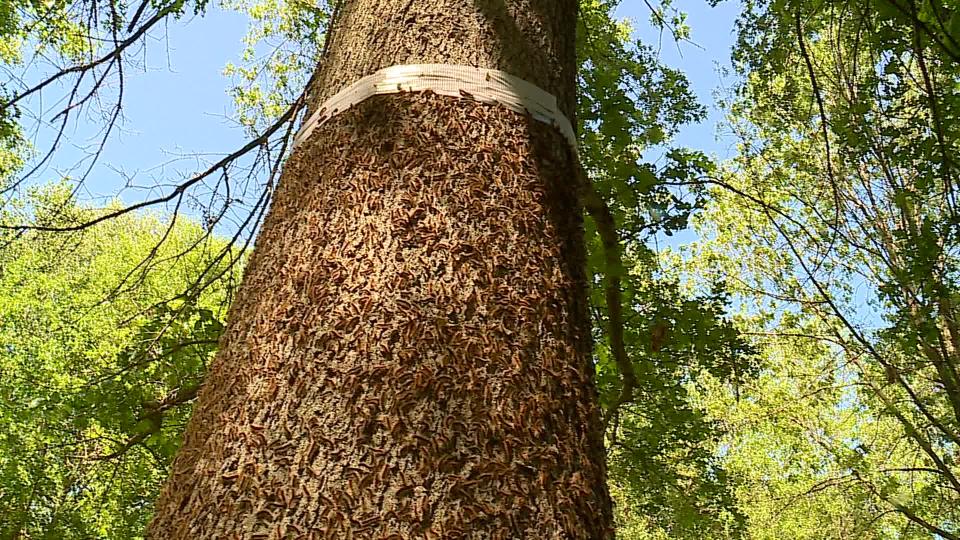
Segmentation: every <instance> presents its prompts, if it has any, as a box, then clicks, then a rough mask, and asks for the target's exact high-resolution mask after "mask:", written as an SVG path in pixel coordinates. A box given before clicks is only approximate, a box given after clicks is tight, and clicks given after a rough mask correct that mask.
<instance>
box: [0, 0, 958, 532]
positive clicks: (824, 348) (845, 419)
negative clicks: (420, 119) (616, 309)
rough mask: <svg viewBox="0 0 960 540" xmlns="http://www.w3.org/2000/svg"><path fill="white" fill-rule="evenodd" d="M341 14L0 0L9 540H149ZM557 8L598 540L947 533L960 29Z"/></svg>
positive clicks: (953, 12)
mask: <svg viewBox="0 0 960 540" xmlns="http://www.w3.org/2000/svg"><path fill="white" fill-rule="evenodd" d="M332 10H333V6H329V5H325V4H320V5H314V4H312V3H304V2H296V1H286V0H264V1H245V0H244V1H228V2H224V3H223V4H221V5H213V4H207V3H205V2H185V1H183V0H178V1H175V2H169V1H163V0H161V1H157V2H144V3H143V4H140V3H132V4H130V5H122V4H118V3H101V4H99V5H98V4H97V3H96V2H88V1H75V2H69V1H47V2H39V1H22V2H21V1H10V0H5V1H3V2H2V3H0V65H2V68H3V71H4V77H3V80H2V83H0V84H2V87H0V100H2V103H0V105H2V108H0V193H2V197H3V200H2V202H0V205H2V206H0V375H2V376H0V516H2V517H0V538H137V537H140V535H142V531H143V527H144V524H145V523H146V521H147V519H149V515H150V512H151V505H152V501H153V500H154V498H155V497H156V493H157V490H158V489H159V485H160V482H162V480H163V479H164V478H166V476H167V472H168V467H169V464H170V460H171V459H172V456H173V454H174V452H175V450H176V448H177V447H178V444H179V441H180V436H181V433H182V429H183V427H184V424H185V421H186V418H187V417H188V416H189V409H190V404H191V402H192V400H193V399H194V398H195V396H196V392H197V389H198V387H199V385H200V384H201V383H202V380H203V374H204V372H205V366H206V363H207V362H208V361H209V360H210V359H211V357H212V355H213V354H214V352H215V350H216V342H217V338H218V336H219V334H220V332H221V331H222V329H223V323H224V317H225V313H226V308H227V306H228V305H229V303H230V300H231V299H232V296H233V293H234V291H235V288H236V286H237V283H238V280H239V277H240V275H241V273H242V266H243V261H244V257H245V254H246V253H247V250H248V249H249V246H250V245H252V244H250V242H251V239H252V238H253V237H254V236H255V233H256V229H257V225H258V223H259V219H260V217H261V216H262V212H263V210H264V208H266V206H267V204H268V203H269V197H270V193H271V188H272V183H273V181H274V179H275V178H274V173H275V172H276V171H277V170H278V167H279V165H280V164H281V163H282V160H283V157H284V156H285V148H286V145H287V144H288V139H289V136H290V134H291V133H292V132H293V128H294V126H295V125H296V123H297V122H298V121H299V120H300V117H299V113H298V110H297V109H296V108H295V104H296V103H297V102H298V100H299V99H300V95H301V93H302V91H303V88H304V86H305V85H306V83H307V79H308V77H309V74H310V73H311V72H312V69H313V67H314V66H315V65H316V62H317V59H318V57H319V55H320V53H321V50H322V44H323V34H324V31H325V28H326V25H327V23H328V21H329V15H330V13H331V11H332ZM580 12H581V23H580V27H579V29H578V31H579V34H578V39H579V42H580V43H579V47H578V53H579V58H580V60H581V75H580V80H579V84H580V100H579V106H578V107H579V108H578V118H577V120H578V124H579V132H580V146H581V159H582V161H583V163H584V166H585V168H586V170H587V172H588V174H589V176H590V179H591V181H592V183H593V186H594V188H595V191H596V193H598V194H599V196H600V197H601V198H602V199H603V200H604V201H605V202H606V204H607V205H608V207H609V208H610V209H611V215H612V218H613V221H614V223H615V224H616V235H617V237H616V241H617V244H618V245H619V246H620V250H619V251H620V254H619V255H620V257H619V260H611V259H610V258H609V257H607V253H606V252H605V250H604V249H603V244H604V230H603V225H602V224H596V223H594V222H593V221H592V220H590V219H588V226H587V240H588V244H589V247H590V258H589V267H590V271H591V273H592V275H593V276H594V280H593V283H594V290H593V291H592V306H593V315H594V321H595V336H594V338H595V341H596V344H595V363H596V373H597V382H598V385H599V387H600V390H601V399H602V403H603V405H604V407H605V419H606V420H607V441H606V442H607V447H608V464H609V469H610V484H611V490H612V492H613V494H614V496H615V500H616V503H617V518H618V526H619V533H618V534H619V537H622V538H628V539H633V538H636V539H646V538H695V537H701V538H758V539H760V538H771V539H772V538H798V539H801V538H811V539H813V538H831V539H832V538H836V539H841V538H877V539H880V538H891V539H893V538H897V539H899V538H904V539H907V538H948V539H956V538H960V481H958V477H960V456H958V451H960V375H958V373H960V321H958V308H957V307H956V303H957V302H958V301H960V290H958V283H957V277H958V276H957V246H958V236H957V235H958V221H957V202H956V198H955V193H954V190H955V180H956V175H957V173H958V168H957V167H958V166H957V161H956V156H957V152H956V149H957V147H956V143H957V130H958V125H960V124H958V122H957V118H956V116H957V114H958V108H960V100H958V96H957V94H958V91H960V80H958V77H957V75H958V65H960V6H958V5H957V4H955V3H951V2H941V1H940V0H929V1H919V0H894V1H888V0H874V1H856V2H831V1H819V0H807V1H796V0H777V1H774V2H752V1H751V2H744V3H737V2H733V1H726V2H720V3H718V4H717V5H709V4H697V3H691V4H689V5H687V4H683V5H681V4H676V5H674V4H671V3H662V4H654V3H649V4H648V3H646V2H644V3H637V4H630V5H626V4H624V5H620V4H619V3H617V2H613V1H608V2H604V1H600V0H583V1H582V2H581V3H580ZM221 74H222V76H221ZM51 77H52V78H51ZM251 141H252V142H251ZM238 149H239V150H238ZM144 201H146V202H151V204H144ZM611 280H616V282H617V287H618V288H619V289H620V290H621V296H622V306H620V307H621V308H622V310H623V312H624V313H623V316H622V317H621V319H622V323H621V324H619V325H618V324H616V321H615V320H613V319H614V316H613V315H611V310H610V304H609V303H610V301H611V298H610V296H609V295H607V291H608V289H607V286H608V285H609V284H610V283H611ZM618 327H619V329H617V328H618ZM612 333H618V334H622V335H621V338H622V342H623V347H622V348H623V349H624V351H625V352H626V354H627V358H628V361H629V365H628V366H624V364H622V363H620V362H618V360H619V359H618V358H617V351H616V350H615V349H616V344H615V343H616V341H618V340H617V339H614V337H613V336H612V335H611V334H612ZM627 371H629V373H630V374H631V376H630V377H627V376H626V372H627ZM625 385H629V388H628V390H629V391H628V392H624V386H625Z"/></svg>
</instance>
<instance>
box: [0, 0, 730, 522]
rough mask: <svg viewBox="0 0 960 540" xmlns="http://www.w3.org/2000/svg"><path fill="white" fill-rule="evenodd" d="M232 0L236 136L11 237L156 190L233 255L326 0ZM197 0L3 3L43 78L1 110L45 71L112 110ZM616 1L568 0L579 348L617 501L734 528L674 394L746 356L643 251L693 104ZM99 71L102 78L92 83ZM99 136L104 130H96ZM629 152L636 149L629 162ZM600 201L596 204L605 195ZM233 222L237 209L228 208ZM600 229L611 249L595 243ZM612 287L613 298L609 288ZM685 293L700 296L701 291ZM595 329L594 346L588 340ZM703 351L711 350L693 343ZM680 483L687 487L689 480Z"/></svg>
mask: <svg viewBox="0 0 960 540" xmlns="http://www.w3.org/2000/svg"><path fill="white" fill-rule="evenodd" d="M241 6H242V8H244V9H247V10H248V11H249V13H250V15H251V17H252V18H253V20H254V21H255V26H254V28H253V29H252V31H251V35H250V36H249V39H248V44H250V45H249V47H250V48H249V49H248V50H247V51H246V52H245V54H244V58H243V62H242V63H241V64H240V65H238V66H232V67H230V68H229V72H230V73H231V74H233V75H235V76H236V79H235V80H236V86H235V88H234V90H233V92H234V95H235V96H236V99H237V103H238V106H239V112H240V115H241V116H240V118H241V119H242V121H243V122H244V125H246V126H247V127H248V129H249V132H250V135H251V142H250V143H249V144H247V145H245V146H244V147H243V148H240V149H239V150H238V151H237V152H234V153H232V154H230V155H228V156H226V157H225V158H224V159H223V160H219V161H216V162H214V163H212V164H211V166H210V167H209V168H207V169H205V170H202V171H200V172H199V173H198V174H194V175H190V176H188V177H187V178H186V179H184V180H183V181H180V182H179V183H178V184H176V185H175V186H171V187H163V186H157V187H160V188H161V189H160V190H159V191H154V193H159V196H156V197H153V198H150V199H146V200H143V201H141V202H138V203H136V204H133V205H130V206H129V207H125V208H117V207H114V208H113V209H111V212H105V213H97V214H96V218H95V219H83V218H80V217H79V216H77V215H73V214H71V213H70V212H66V211H65V212H64V216H65V217H63V219H59V218H58V219H59V221H53V222H34V221H33V220H32V218H31V217H30V213H29V212H16V213H15V215H12V214H8V216H7V218H6V220H5V223H4V225H5V226H6V227H7V229H8V230H10V231H12V232H14V233H15V234H14V236H15V237H17V236H18V235H20V236H19V238H21V239H27V238H26V237H23V236H22V235H23V234H24V232H23V231H25V230H28V229H29V227H34V228H36V227H39V228H43V229H48V230H49V231H48V232H51V233H56V234H61V233H62V232H63V229H74V228H80V229H82V228H90V227H94V225H93V224H92V223H91V222H93V221H97V222H98V223H106V221H108V220H109V219H113V218H115V217H118V216H120V215H123V214H125V213H127V212H133V211H136V210H138V209H140V208H143V207H145V206H151V205H166V208H167V209H168V210H170V211H173V212H177V211H182V210H183V209H184V208H193V209H194V210H193V211H194V213H195V214H198V215H199V217H200V218H201V219H202V222H203V225H204V228H203V230H204V233H205V234H209V233H211V232H213V231H214V230H219V231H221V232H223V233H226V234H227V236H228V238H227V239H226V240H225V241H224V242H223V243H222V244H220V249H219V251H217V252H216V254H214V257H213V260H215V261H222V262H224V263H227V264H229V263H230V262H231V261H235V260H238V259H239V253H241V252H242V250H241V249H240V248H242V247H243V246H244V245H246V244H247V243H248V242H249V239H250V238H251V237H252V233H253V231H255V230H256V229H257V224H258V223H259V220H260V217H261V216H262V211H263V209H264V208H265V207H266V205H267V204H268V202H269V201H270V198H271V196H272V186H273V179H274V176H273V174H274V173H275V171H276V170H277V167H278V165H279V163H280V162H281V160H282V158H283V156H284V152H283V150H282V149H283V148H284V145H285V144H286V142H287V141H288V137H289V135H290V134H291V133H292V129H291V126H292V124H293V123H294V122H296V121H297V119H298V118H299V115H298V114H297V112H298V111H299V110H300V109H299V105H298V103H299V97H300V95H301V93H302V89H303V87H304V84H305V82H306V80H307V79H308V78H309V75H310V73H311V71H312V68H313V66H314V65H316V61H317V56H318V55H319V53H320V47H319V46H318V45H319V44H320V43H322V41H321V39H320V36H321V34H322V30H323V28H324V25H325V24H326V22H327V21H328V18H327V15H328V13H329V12H330V11H332V10H331V6H321V7H320V8H313V7H310V6H307V5H305V4H301V3H295V2H294V3H266V4H249V5H247V4H242V5H241ZM203 7H204V6H203V5H202V4H197V5H195V4H190V3H173V4H162V5H149V4H146V3H144V4H140V5H138V6H135V7H134V6H130V7H129V8H128V9H127V8H124V7H123V6H120V5H118V4H104V3H99V4H88V3H76V4H69V3H64V4H57V5H56V10H50V11H42V10H41V11H37V10H36V9H35V8H34V7H32V5H30V6H27V5H25V6H23V7H22V8H18V9H17V11H16V17H13V18H11V20H13V21H15V22H16V24H13V25H10V26H8V27H7V28H10V29H11V32H12V33H11V35H13V34H16V35H17V36H19V37H20V40H19V42H20V43H21V44H24V43H26V44H30V45H33V44H40V45H43V46H46V47H49V49H48V51H49V52H50V53H52V54H50V55H48V56H47V58H52V60H53V64H52V66H51V68H52V71H51V74H52V75H51V76H52V77H53V79H48V78H40V79H38V80H37V81H32V82H31V81H22V80H14V79H11V80H10V81H9V83H8V84H7V86H6V91H7V93H8V95H9V96H10V97H9V99H8V101H7V104H6V106H5V107H4V108H3V109H4V112H5V113H6V114H7V115H8V116H7V117H8V118H12V117H13V111H17V110H19V111H20V112H21V113H26V115H27V120H30V119H32V118H33V117H34V116H35V115H36V111H35V110H34V109H33V107H32V106H28V105H29V103H30V98H31V96H34V97H35V96H36V95H38V91H37V87H38V86H40V85H43V90H44V91H46V92H49V91H51V90H52V89H55V88H57V85H58V84H59V83H60V82H67V83H69V84H68V85H67V86H65V87H64V88H65V89H67V90H68V92H67V93H66V94H65V95H64V97H66V98H68V99H67V101H65V102H63V103H62V104H59V105H58V106H57V107H58V108H57V109H52V110H48V111H47V117H48V118H49V117H54V118H55V119H56V120H57V121H62V122H63V125H65V126H66V125H71V124H70V122H71V121H74V120H76V119H77V118H79V116H78V115H79V114H80V113H82V112H84V111H86V112H87V113H88V114H89V113H90V112H92V113H94V114H104V115H105V118H106V119H107V120H110V119H111V118H113V117H114V114H113V113H114V109H113V107H114V106H117V107H119V106H120V105H122V94H118V93H116V92H115V91H114V89H116V88H117V86H116V84H115V83H116V81H118V80H120V78H122V77H129V76H130V73H131V71H130V70H129V69H127V71H126V72H124V71H123V66H124V65H128V66H129V63H131V62H133V63H134V65H135V62H136V61H135V60H134V59H135V57H136V55H137V54H138V53H139V52H140V51H141V47H142V45H143V43H144V38H145V36H147V35H149V32H151V31H153V30H155V29H156V28H158V26H157V25H159V24H160V23H162V22H163V21H165V20H169V19H170V18H172V17H177V16H179V15H180V14H183V13H185V12H186V13H189V12H191V11H194V10H198V9H202V8H203ZM615 8H616V3H613V2H606V3H604V2H582V3H581V4H580V13H581V18H580V26H579V27H578V38H579V39H578V44H577V47H578V57H579V64H580V69H579V74H580V80H579V81H578V82H579V83H580V84H579V85H578V95H579V96H580V98H579V99H578V107H579V109H578V111H579V113H578V118H579V119H580V120H581V122H580V124H581V130H580V133H581V135H582V138H581V148H580V150H581V156H582V158H583V162H584V165H585V166H586V168H587V170H588V174H589V177H590V179H591V181H592V182H593V184H594V186H595V187H594V191H595V194H594V198H593V199H592V200H591V201H590V202H591V215H593V216H596V217H597V219H598V221H599V222H601V223H598V225H597V226H594V225H593V224H592V223H588V236H587V238H588V240H589V249H590V252H591V253H592V254H593V255H591V256H590V258H589V264H590V270H589V272H590V275H591V276H592V277H593V279H592V280H591V283H592V284H594V285H595V289H596V290H595V292H594V293H593V300H592V302H591V303H592V305H593V306H594V310H593V315H594V321H595V337H596V338H597V343H598V345H599V346H598V348H597V349H596V351H595V357H594V362H595V363H596V365H597V380H598V382H599V384H600V389H601V395H602V403H603V404H604V406H605V408H606V414H605V418H606V419H607V425H608V427H609V430H610V431H609V433H610V435H611V437H610V442H611V444H612V446H611V448H612V455H613V456H614V459H613V460H611V462H610V463H611V467H612V469H613V470H614V471H615V475H616V477H617V482H618V484H619V486H620V489H619V490H618V493H622V494H623V498H622V501H623V504H624V505H627V504H632V505H635V506H634V508H636V509H637V512H638V513H641V514H642V515H643V516H644V521H645V524H644V527H645V528H646V529H648V530H661V531H663V534H666V535H668V536H670V537H679V536H681V535H684V536H686V535H690V536H694V535H700V536H702V535H703V534H719V533H717V531H721V530H727V529H730V530H732V531H738V530H742V529H741V527H742V519H741V518H740V517H739V513H738V512H737V510H736V509H734V508H732V500H730V499H729V497H727V496H726V495H725V490H726V484H727V479H726V478H725V476H724V475H723V474H722V470H721V469H720V467H719V462H718V461H717V460H716V458H715V457H711V455H710V454H711V449H712V447H713V445H714V444H715V440H716V437H717V435H718V430H717V425H716V424H712V423H710V422H706V421H705V420H704V419H703V418H702V416H701V413H700V412H698V409H696V408H695V407H692V406H691V405H690V404H689V403H688V398H687V393H688V390H687V386H686V384H684V382H685V381H687V380H689V379H690V378H692V377H696V376H697V375H698V374H699V373H701V372H711V371H713V372H716V373H717V375H718V376H720V377H722V378H725V379H731V380H734V381H736V380H739V379H740V378H742V377H744V376H745V375H746V374H748V373H749V365H747V364H745V363H743V362H745V361H747V360H748V359H749V355H748V354H745V352H746V350H747V349H746V347H745V346H744V345H743V343H742V341H741V340H739V339H737V338H736V337H735V336H734V335H733V333H732V328H731V327H730V326H729V324H728V323H727V322H725V321H724V319H723V317H722V314H721V312H722V309H720V306H722V304H723V300H722V298H723V295H722V293H720V292H715V291H710V292H709V293H705V294H702V295H699V296H697V295H690V294H689V293H688V292H686V291H684V290H681V288H679V287H677V286H676V285H675V284H674V283H673V281H674V280H673V279H672V278H671V279H664V277H663V276H662V275H661V274H660V272H661V270H660V269H659V268H658V265H657V264H656V262H655V260H654V257H653V251H652V250H651V249H650V248H649V247H647V246H648V245H650V244H651V243H652V239H653V238H654V237H655V235H656V234H659V233H661V232H662V231H664V230H667V231H672V230H677V229H680V228H682V227H683V223H684V222H685V220H686V218H687V216H688V215H689V212H690V211H691V210H693V209H694V208H696V207H697V206H698V205H699V204H701V203H702V198H701V197H698V196H697V193H696V192H694V193H692V194H691V196H690V197H688V198H683V197H680V196H679V195H678V193H676V192H673V191H671V190H670V189H668V187H667V186H665V185H664V181H671V180H672V181H676V180H678V179H683V178H688V177H691V176H696V175H698V174H701V173H702V172H703V171H705V170H708V169H709V167H710V165H709V162H708V161H707V160H706V159H705V158H704V157H703V155H702V154H700V153H696V152H689V151H676V152H672V153H671V154H670V158H669V160H667V161H666V163H663V162H661V163H660V165H659V166H656V165H654V160H655V157H656V155H657V154H658V153H659V150H658V148H659V147H661V146H662V145H664V144H665V143H666V142H667V141H669V138H670V137H671V136H672V134H673V133H675V131H676V128H677V126H678V125H679V124H681V123H683V122H688V121H692V120H696V119H697V118H699V117H700V115H701V114H702V112H701V109H700V108H699V106H698V105H696V103H695V101H694V100H693V98H692V95H691V94H690V92H689V90H688V89H687V83H686V81H685V78H684V77H683V75H682V74H681V73H680V72H678V71H675V70H670V69H666V68H665V67H664V66H662V65H661V64H660V61H659V59H658V58H657V55H656V54H655V51H654V50H653V49H652V48H650V47H648V46H646V45H644V44H641V43H632V42H631V39H630V30H629V28H628V27H627V26H625V25H624V24H622V23H619V22H616V21H615V19H614V18H613V16H612V12H613V10H614V9H615ZM671 13H673V12H672V8H671V7H670V6H669V5H663V6H656V9H655V11H654V12H653V14H654V17H653V18H654V19H655V21H656V24H658V25H661V26H662V27H663V28H664V29H666V30H669V31H670V32H671V33H672V34H673V35H674V36H675V37H677V38H678V39H683V38H684V36H685V35H686V34H685V29H684V28H683V25H682V17H681V16H680V15H679V14H675V13H674V14H671ZM54 14H60V15H58V16H62V17H63V18H64V20H66V21H67V22H69V23H70V24H71V25H73V26H72V27H71V28H75V29H76V30H75V31H71V32H61V33H59V34H50V33H40V32H35V29H37V28H41V27H43V21H48V20H53V15H54ZM61 36H67V37H70V39H67V40H64V39H61ZM98 36H99V38H98ZM260 39H267V40H271V39H272V40H277V39H280V40H281V46H280V47H278V48H276V49H275V52H274V53H273V54H269V55H267V56H266V57H263V56H258V55H256V54H254V50H255V44H256V43H257V42H258V40H260ZM45 40H46V41H45ZM16 42H17V41H16V40H12V41H9V42H8V43H16ZM59 43H73V44H74V45H72V47H73V49H72V50H73V52H71V53H70V54H73V55H74V56H70V55H69V54H66V53H64V52H62V51H61V50H60V48H58V47H59V45H57V44H59ZM111 47H112V48H111ZM20 50H22V49H20ZM271 50H274V49H271ZM263 58H266V60H262V59H263ZM125 62H126V63H127V64H125ZM48 80H52V81H53V82H47V81H48ZM104 81H107V82H112V83H114V84H113V85H112V86H111V85H110V84H106V85H104V84H102V83H103V82H104ZM54 83H57V84H54ZM85 96H89V97H85ZM94 98H96V99H94ZM47 102H48V103H49V101H47ZM53 102H56V100H54V101H53ZM101 106H102V107H103V108H99V107H101ZM118 110H119V109H118ZM61 112H62V113H63V114H60V113H61ZM22 118H23V117H22V116H21V119H22ZM118 118H119V117H118ZM112 122H113V121H112V120H110V121H109V122H106V124H105V125H107V126H110V125H112ZM14 132H15V130H14V131H11V133H14ZM107 134H108V135H109V134H110V131H109V130H108V131H107ZM61 136H63V133H61ZM67 136H68V135H67ZM107 139H108V138H105V139H104V140H105V141H106V142H105V143H104V144H108V143H109V140H107ZM64 140H66V139H64ZM61 145H62V143H61V142H60V137H58V138H57V142H55V143H54V145H53V148H42V149H39V154H38V155H37V160H40V162H41V163H43V162H49V159H53V158H52V157H51V156H55V154H54V153H49V154H48V152H50V151H52V150H55V149H56V148H57V147H58V146H61ZM94 150H96V146H95V147H94ZM93 155H94V157H96V155H97V154H96V153H94V154H93ZM641 158H643V159H647V160H649V163H648V164H645V165H643V166H642V167H637V160H638V159H641ZM35 164H36V161H34V162H33V163H31V165H30V166H28V168H27V169H25V170H20V171H18V172H17V174H16V175H15V177H14V178H13V179H12V181H11V182H10V183H9V184H8V186H9V190H8V191H5V195H6V196H8V197H9V196H14V195H16V194H17V193H19V192H22V190H23V189H25V188H26V186H28V185H29V183H30V182H31V181H33V182H36V180H35V179H36V178H37V174H38V172H37V171H39V170H42V169H38V168H34V165H35ZM91 167H92V165H91ZM87 171H88V169H87V168H86V164H84V167H83V168H81V169H79V170H77V171H75V175H74V184H72V185H73V186H74V187H75V188H77V189H79V187H80V186H82V185H83V182H84V180H85V179H86V177H87ZM701 192H702V191H701ZM76 193H79V191H77V192H76ZM76 193H74V195H76ZM598 202H603V203H606V210H607V211H605V209H604V207H603V206H604V205H602V204H597V203H598ZM65 208H66V207H65ZM101 219H103V221H100V220H101ZM231 221H232V222H233V223H235V224H236V225H230V223H231ZM218 224H219V225H218ZM25 225H26V226H25ZM98 226H99V225H98ZM218 227H219V228H218ZM162 239H163V237H161V238H160V240H162ZM604 245H606V246H608V247H609V246H614V247H616V246H619V249H610V250H605V249H604ZM611 254H612V255H613V256H610V255H611ZM158 260H159V259H158V258H157V255H156V253H155V252H153V250H150V251H149V252H148V253H147V254H146V255H145V258H144V266H143V268H153V266H154V265H153V264H152V263H155V262H156V261H158ZM217 274H218V273H217V272H203V273H201V275H200V278H198V279H191V280H187V282H186V287H185V288H186V291H185V294H187V295H188V296H189V295H196V294H199V292H198V291H201V290H203V289H204V288H206V287H209V286H211V285H214V286H215V284H216V279H215V278H216V276H217ZM621 289H622V292H620V300H619V301H617V300H616V297H617V295H616V294H614V295H611V291H614V292H619V291H621ZM700 299H703V301H704V302H705V305H704V306H703V308H701V307H700V306H699V300H700ZM616 304H620V306H619V310H618V309H616V308H614V309H612V310H611V309H610V307H611V305H613V306H615V305H616ZM617 311H619V315H617V314H616V313H615V312H617ZM608 340H609V345H604V343H607V342H608ZM674 342H675V344H674ZM171 345H172V344H171ZM713 354H716V355H717V357H716V358H712V357H709V355H713ZM631 372H632V376H629V375H628V374H629V373H631ZM621 380H625V381H628V384H626V385H623V384H621V382H620V381H621ZM122 407H129V405H127V404H123V405H121V408H122ZM124 414H127V413H124ZM129 414H131V415H133V416H134V417H135V416H136V415H137V414H140V411H139V410H137V409H136V407H133V408H132V409H131V411H130V412H129ZM680 449H683V450H682V451H680ZM687 493H693V494H695V495H694V496H689V497H688V496H686V494H687ZM704 531H707V533H705V532H704Z"/></svg>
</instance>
